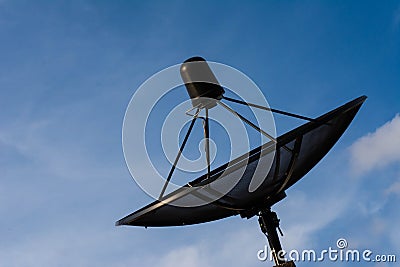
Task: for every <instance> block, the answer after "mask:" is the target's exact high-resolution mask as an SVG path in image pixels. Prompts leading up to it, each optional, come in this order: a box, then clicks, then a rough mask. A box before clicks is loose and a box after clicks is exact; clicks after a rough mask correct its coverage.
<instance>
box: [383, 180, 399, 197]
mask: <svg viewBox="0 0 400 267" xmlns="http://www.w3.org/2000/svg"><path fill="white" fill-rule="evenodd" d="M385 193H386V194H387V195H390V194H396V195H400V181H397V182H395V183H393V184H392V185H391V186H389V188H388V189H386V191H385Z"/></svg>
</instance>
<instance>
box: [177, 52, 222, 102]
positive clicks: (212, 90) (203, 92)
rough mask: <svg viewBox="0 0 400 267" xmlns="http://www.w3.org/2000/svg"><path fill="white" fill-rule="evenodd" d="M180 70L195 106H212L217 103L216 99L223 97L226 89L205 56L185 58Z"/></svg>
mask: <svg viewBox="0 0 400 267" xmlns="http://www.w3.org/2000/svg"><path fill="white" fill-rule="evenodd" d="M180 71H181V77H182V80H183V82H184V83H185V86H186V90H187V91H188V94H189V96H190V98H191V100H192V104H193V106H194V107H199V108H204V107H206V108H212V107H214V106H215V105H216V103H215V100H220V99H222V95H223V94H224V93H225V90H224V89H223V88H222V87H221V85H219V83H218V80H217V78H216V77H215V75H214V73H213V72H212V71H211V69H210V67H209V66H208V64H207V62H206V60H205V59H204V58H202V57H192V58H189V59H187V60H185V61H184V62H183V63H182V65H181V69H180ZM214 99H215V100H214ZM213 100H214V101H213Z"/></svg>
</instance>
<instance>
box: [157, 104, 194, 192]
mask: <svg viewBox="0 0 400 267" xmlns="http://www.w3.org/2000/svg"><path fill="white" fill-rule="evenodd" d="M198 113H199V110H198V111H197V113H196V114H195V116H194V117H193V119H192V122H191V123H190V126H189V129H188V131H187V133H186V136H185V139H183V142H182V145H181V147H180V148H179V151H178V155H176V158H175V161H174V164H173V165H172V167H171V170H170V171H169V174H168V177H167V179H166V180H165V183H164V186H163V188H162V190H161V193H160V196H159V197H158V199H159V200H160V199H161V198H162V197H163V196H164V193H165V190H166V189H167V186H168V183H169V181H170V180H171V177H172V174H173V173H174V171H175V168H176V165H177V164H178V161H179V158H180V157H181V155H182V151H183V149H184V148H185V145H186V142H187V140H188V138H189V135H190V133H191V132H192V129H193V125H194V123H195V121H196V119H197V115H198Z"/></svg>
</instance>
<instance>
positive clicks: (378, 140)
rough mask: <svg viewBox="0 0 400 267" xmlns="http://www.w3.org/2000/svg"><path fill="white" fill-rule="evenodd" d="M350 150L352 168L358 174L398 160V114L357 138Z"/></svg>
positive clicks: (399, 129)
mask: <svg viewBox="0 0 400 267" xmlns="http://www.w3.org/2000/svg"><path fill="white" fill-rule="evenodd" d="M350 152H351V166H352V170H353V171H354V173H356V174H359V175H361V174H365V173H367V172H369V171H372V170H374V169H379V168H382V167H385V166H387V165H389V164H392V163H395V162H400V115H399V114H396V116H395V117H394V118H393V119H392V120H391V121H389V122H387V123H385V124H384V125H382V126H381V127H379V128H378V129H377V130H376V131H375V132H373V133H369V134H367V135H365V136H363V137H361V138H360V139H358V140H357V141H356V142H354V144H353V145H352V146H351V147H350Z"/></svg>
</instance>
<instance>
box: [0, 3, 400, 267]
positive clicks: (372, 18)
mask: <svg viewBox="0 0 400 267" xmlns="http://www.w3.org/2000/svg"><path fill="white" fill-rule="evenodd" d="M214 2H217V1H197V2H193V3H187V2H184V1H168V2H167V1H141V2H139V1H113V2H111V1H8V0H1V1H0V36H1V37H2V38H1V42H0V51H1V53H0V108H1V112H0V122H1V123H0V169H1V176H0V177H1V178H0V217H1V218H2V219H1V220H0V266H7V267H8V266H71V265H74V266H137V265H139V264H140V265H141V266H154V265H156V264H157V265H158V266H180V265H185V266H221V265H228V264H229V265H230V266H266V264H267V263H262V262H259V261H258V260H257V258H256V253H257V251H258V250H259V249H261V248H263V246H264V244H265V238H264V237H263V236H262V235H261V233H260V232H259V229H258V225H257V221H256V220H255V219H251V220H248V221H247V220H242V219H240V218H239V217H235V218H229V219H225V220H222V221H219V222H212V223H207V224H203V225H199V226H191V227H182V228H165V229H147V230H145V229H141V228H134V227H118V228H117V227H114V222H115V221H116V220H117V219H119V218H121V217H122V216H124V215H126V214H128V213H129V212H131V211H133V210H136V209H137V208H140V207H141V206H143V205H145V204H146V203H148V202H149V201H151V198H150V197H148V196H147V195H145V194H144V193H143V192H142V191H141V190H140V189H139V188H138V187H137V185H136V184H135V183H134V182H133V180H132V178H131V177H130V174H129V172H128V170H127V168H126V166H125V162H124V158H123V153H122V146H121V128H122V121H123V116H124V112H125V109H126V107H127V104H128V102H129V100H130V98H131V96H132V94H133V93H134V92H135V90H136V89H137V88H138V86H139V85H140V84H141V83H142V82H144V81H145V80H146V79H147V78H148V77H149V76H151V75H152V74H154V73H155V72H157V71H160V70H162V69H163V68H165V67H168V66H170V65H173V64H178V63H180V62H182V61H183V60H185V59H186V58H188V57H191V56H193V55H201V56H203V57H205V58H207V59H208V60H212V61H217V62H221V63H224V64H227V65H230V66H233V67H235V68H237V69H239V70H241V71H242V72H244V73H246V74H247V75H249V76H250V78H252V79H253V80H254V81H255V82H256V83H257V85H258V86H259V87H260V88H262V90H263V92H264V94H265V95H266V97H267V99H268V101H269V103H270V105H271V106H272V107H276V108H281V109H284V110H288V111H294V112H297V113H300V114H304V115H308V116H318V115H320V114H322V113H324V112H326V111H328V110H330V109H332V108H334V107H337V106H339V105H341V104H343V103H345V102H346V101H348V100H351V99H353V98H355V97H358V96H360V95H364V94H365V95H367V96H368V97H369V98H368V100H367V102H366V103H365V105H364V106H363V107H362V109H361V111H360V113H359V114H358V115H357V117H356V118H355V121H354V122H353V123H352V124H351V126H350V128H349V129H348V131H347V132H346V133H345V135H344V136H343V138H342V139H340V141H339V143H338V144H337V145H336V146H335V147H334V149H333V150H332V151H331V152H330V153H329V154H328V155H327V157H326V158H324V160H323V161H322V162H321V163H320V164H318V165H317V167H316V168H315V169H314V170H312V171H311V172H310V173H309V174H308V175H307V176H306V177H305V178H304V179H303V180H302V181H300V182H299V183H298V184H296V185H295V186H294V187H293V188H291V189H290V190H289V191H288V192H287V193H288V195H289V197H288V198H287V199H285V200H284V201H282V202H281V203H279V204H278V205H277V206H276V208H275V209H276V210H277V211H278V215H279V216H280V218H281V220H282V229H283V230H284V232H285V233H286V235H285V236H284V238H283V245H284V247H285V248H287V249H292V248H308V249H312V248H315V249H324V248H327V247H329V246H332V247H334V245H335V242H336V240H337V239H338V238H340V237H344V238H346V239H347V240H348V242H349V246H350V247H351V248H360V249H366V248H368V249H371V250H373V251H376V253H387V254H396V255H397V257H398V258H399V257H400V251H399V248H400V243H399V240H400V232H399V228H398V226H397V224H398V222H399V221H400V214H399V213H398V208H397V206H398V203H399V199H400V168H399V163H400V153H399V151H400V142H399V136H400V117H399V116H397V115H396V114H398V113H399V109H400V90H399V89H400V2H399V1H384V2H377V1H303V2H300V1H247V2H242V3H239V2H234V1H219V2H218V3H214ZM289 121H290V119H289ZM292 125H293V124H292V123H291V122H287V119H285V120H283V119H278V120H277V127H278V132H280V133H282V132H284V131H286V130H287V129H289V128H290V127H291V126H292ZM388 136H390V137H391V138H388ZM360 169H361V170H362V171H357V170H360ZM361 264H362V263H361ZM361 264H360V265H361ZM267 265H268V264H267ZM270 265H271V266H272V264H270ZM298 265H299V266H305V265H307V266H308V265H310V263H299V264H298ZM311 265H312V264H311ZM337 265H341V266H343V265H345V264H341V263H329V262H327V263H324V266H337ZM352 265H354V264H352ZM368 265H370V266H394V264H384V263H379V264H373V263H370V264H368ZM363 266H364V264H363Z"/></svg>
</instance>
